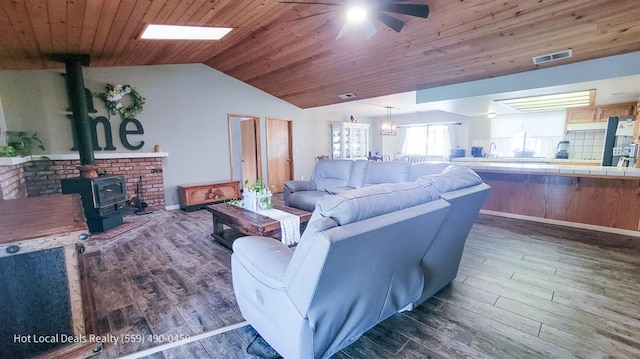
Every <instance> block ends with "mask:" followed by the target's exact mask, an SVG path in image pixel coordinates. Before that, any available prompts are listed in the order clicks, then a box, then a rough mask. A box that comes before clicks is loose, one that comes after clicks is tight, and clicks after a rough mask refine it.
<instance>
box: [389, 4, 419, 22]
mask: <svg viewBox="0 0 640 359" xmlns="http://www.w3.org/2000/svg"><path fill="white" fill-rule="evenodd" d="M378 10H381V11H388V12H393V13H396V14H403V15H409V16H416V17H421V18H424V19H426V18H427V17H428V16H429V5H420V4H384V5H380V6H379V7H378Z"/></svg>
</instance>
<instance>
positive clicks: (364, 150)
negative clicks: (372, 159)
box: [331, 122, 370, 160]
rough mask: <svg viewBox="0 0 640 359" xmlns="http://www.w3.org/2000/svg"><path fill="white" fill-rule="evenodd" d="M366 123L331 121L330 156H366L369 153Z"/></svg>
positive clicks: (367, 125) (350, 157)
mask: <svg viewBox="0 0 640 359" xmlns="http://www.w3.org/2000/svg"><path fill="white" fill-rule="evenodd" d="M369 126H370V124H368V123H354V122H333V123H331V158H333V159H334V160H336V159H349V160H350V159H357V158H366V157H367V155H368V153H369Z"/></svg>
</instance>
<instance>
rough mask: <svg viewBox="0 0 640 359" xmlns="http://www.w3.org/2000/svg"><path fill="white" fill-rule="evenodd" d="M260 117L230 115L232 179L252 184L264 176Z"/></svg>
mask: <svg viewBox="0 0 640 359" xmlns="http://www.w3.org/2000/svg"><path fill="white" fill-rule="evenodd" d="M261 148H262V145H261V141H260V117H259V116H248V115H235V114H229V155H230V162H231V179H232V180H236V181H241V183H244V181H245V180H248V181H249V183H250V184H253V183H255V181H256V180H257V179H258V177H261V176H262V150H261Z"/></svg>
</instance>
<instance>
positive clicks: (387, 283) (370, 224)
mask: <svg viewBox="0 0 640 359" xmlns="http://www.w3.org/2000/svg"><path fill="white" fill-rule="evenodd" d="M348 162H351V163H348ZM332 166H336V167H332ZM352 175H353V176H352ZM396 180H397V181H396ZM382 181H386V182H383V183H377V184H376V182H382ZM286 186H288V188H289V191H290V192H289V196H288V197H289V205H291V204H300V203H303V204H304V205H307V204H309V203H311V202H312V201H313V199H314V198H316V199H317V203H314V208H313V214H312V216H311V219H310V220H309V223H308V225H307V227H306V229H305V231H304V233H303V235H302V237H301V240H300V242H299V244H298V246H297V247H296V248H295V249H293V248H289V247H287V246H285V245H283V244H282V243H281V242H279V241H276V240H273V239H271V238H265V237H242V238H239V239H237V240H236V241H235V242H234V244H233V254H232V257H231V261H232V274H233V287H234V292H235V295H236V299H237V301H238V305H239V307H240V310H241V312H242V314H243V316H244V317H245V319H246V320H247V321H248V322H249V323H250V324H251V325H252V326H253V327H254V328H255V329H256V330H257V331H258V332H259V333H260V334H261V335H262V337H263V338H264V339H265V340H266V341H267V342H268V343H269V344H270V345H271V346H272V347H273V348H274V349H275V350H276V351H278V353H279V354H280V355H282V356H284V357H285V358H326V357H329V356H331V355H332V354H334V353H336V352H337V351H338V350H340V349H341V348H344V347H346V346H347V345H349V344H351V343H352V342H354V341H355V340H357V339H358V337H360V335H362V334H363V333H364V332H365V331H367V330H368V329H370V328H372V327H373V326H375V325H376V324H377V323H379V322H381V321H382V320H384V319H386V318H388V317H389V316H391V315H393V314H394V313H397V312H400V311H403V310H411V309H413V308H414V307H415V306H417V305H419V304H420V303H422V302H423V301H425V300H426V299H427V298H429V297H430V296H432V295H433V294H434V293H436V292H437V291H438V290H440V289H441V288H442V287H444V286H445V285H447V284H448V283H450V282H451V281H452V280H453V279H454V278H455V277H456V275H457V271H458V266H459V263H460V259H461V256H462V251H463V248H464V243H465V240H466V238H467V235H468V233H469V231H470V229H471V226H472V224H473V222H474V221H475V219H476V217H477V214H478V212H479V210H480V207H481V206H482V203H483V202H484V200H485V198H486V195H487V193H488V191H489V186H487V185H486V184H484V183H482V180H481V179H480V177H479V176H478V175H477V174H476V173H475V172H473V171H471V170H469V169H467V168H464V167H457V166H450V165H449V164H447V163H444V164H419V165H415V164H414V165H411V164H404V163H400V162H395V163H394V162H386V163H384V162H377V164H376V162H366V161H333V160H327V161H319V162H318V165H317V166H316V170H315V171H314V176H312V181H310V182H302V181H296V182H289V183H287V185H286ZM302 186H306V188H307V189H306V190H305V191H302V190H300V188H301V187H302ZM349 187H353V188H351V189H349ZM302 192H307V193H305V194H306V195H308V196H300V195H302V194H303V193H302ZM329 193H334V194H332V195H329ZM296 197H298V198H296ZM292 199H293V201H292ZM296 201H297V202H296ZM307 208H308V207H307Z"/></svg>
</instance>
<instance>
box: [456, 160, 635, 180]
mask: <svg viewBox="0 0 640 359" xmlns="http://www.w3.org/2000/svg"><path fill="white" fill-rule="evenodd" d="M554 161H555V159H554ZM569 161H571V162H574V161H573V160H569ZM591 162H592V161H591ZM455 163H456V164H457V165H460V166H465V167H468V168H471V169H473V170H475V171H478V172H502V173H525V174H545V175H558V176H578V177H607V178H625V179H640V168H630V167H622V168H618V167H614V166H594V165H561V164H549V163H504V162H503V163H499V162H495V161H492V162H487V161H455Z"/></svg>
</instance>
